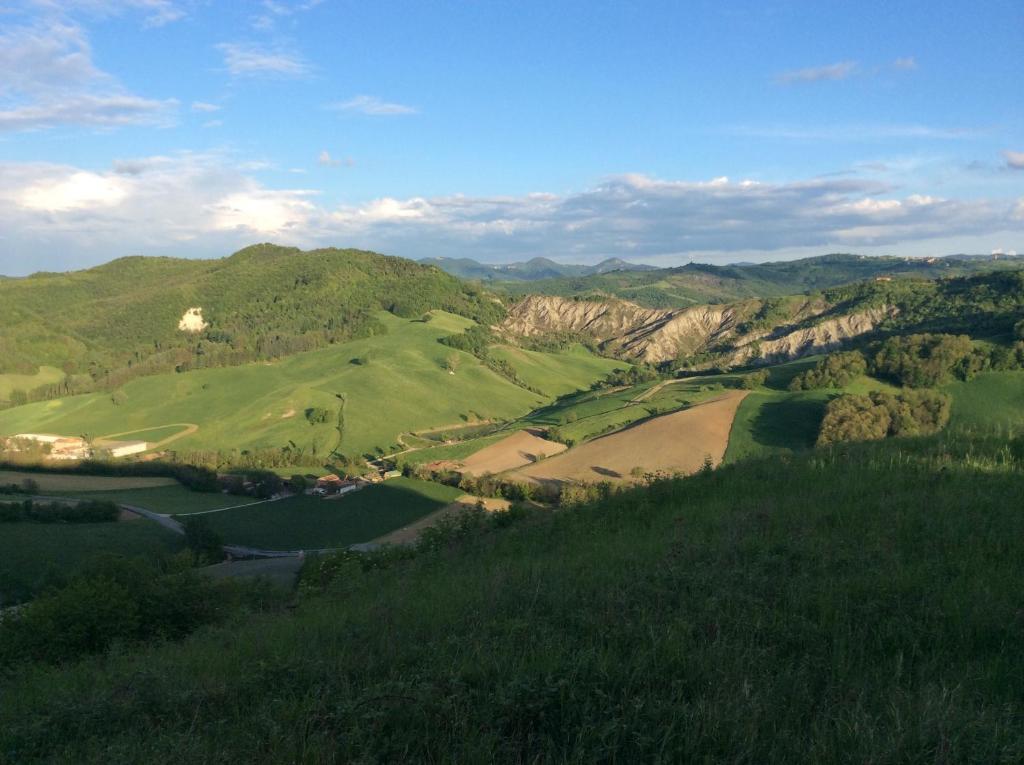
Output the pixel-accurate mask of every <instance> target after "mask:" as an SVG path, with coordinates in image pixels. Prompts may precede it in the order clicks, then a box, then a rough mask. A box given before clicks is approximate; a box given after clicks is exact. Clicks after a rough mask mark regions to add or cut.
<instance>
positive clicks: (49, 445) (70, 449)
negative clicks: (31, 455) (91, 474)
mask: <svg viewBox="0 0 1024 765" xmlns="http://www.w3.org/2000/svg"><path fill="white" fill-rule="evenodd" d="M34 448H35V449H39V448H41V449H42V450H43V451H44V452H45V453H46V457H47V459H51V460H87V459H89V458H90V457H93V456H94V455H95V453H96V451H97V450H102V451H103V452H104V453H105V454H109V455H110V456H111V457H114V458H115V459H116V458H118V457H129V456H131V455H133V454H141V453H142V452H144V451H146V449H148V448H149V444H147V443H146V442H145V441H102V442H100V443H98V444H96V445H95V446H93V445H90V444H89V442H88V441H86V440H85V439H84V438H81V437H79V436H61V435H57V434H55V433H18V434H17V435H14V436H11V437H10V438H8V439H7V449H8V451H12V452H20V451H29V450H31V449H34Z"/></svg>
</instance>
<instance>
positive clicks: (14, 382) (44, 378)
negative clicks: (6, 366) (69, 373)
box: [0, 366, 64, 401]
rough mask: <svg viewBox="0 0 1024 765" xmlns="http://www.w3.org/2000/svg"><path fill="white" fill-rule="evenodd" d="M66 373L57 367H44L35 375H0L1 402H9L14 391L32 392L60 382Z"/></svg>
mask: <svg viewBox="0 0 1024 765" xmlns="http://www.w3.org/2000/svg"><path fill="white" fill-rule="evenodd" d="M62 379H64V372H62V371H61V370H59V369H57V367H47V366H43V367H40V368H39V371H38V372H36V373H35V374H34V375H19V374H15V373H13V372H11V373H7V374H0V401H8V400H9V399H10V396H11V392H12V391H16V390H21V391H30V390H32V389H33V388H38V387H40V386H43V385H50V384H52V383H56V382H60V381H61V380H62Z"/></svg>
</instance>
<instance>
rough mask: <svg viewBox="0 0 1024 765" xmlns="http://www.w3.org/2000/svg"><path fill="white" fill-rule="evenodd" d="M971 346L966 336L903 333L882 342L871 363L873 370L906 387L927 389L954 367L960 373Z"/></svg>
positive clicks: (962, 370) (949, 372)
mask: <svg viewBox="0 0 1024 765" xmlns="http://www.w3.org/2000/svg"><path fill="white" fill-rule="evenodd" d="M973 351H974V345H973V343H971V339H970V338H969V337H967V335H929V334H924V335H905V336H902V337H890V338H889V339H888V340H886V341H885V342H884V343H882V347H881V349H880V350H879V351H878V353H877V354H876V355H875V358H874V360H873V362H872V366H873V369H874V371H875V373H877V374H878V375H880V376H883V377H888V378H890V379H891V380H893V381H894V382H897V383H899V384H900V385H903V386H905V387H908V388H930V387H933V386H935V385H938V384H939V383H941V382H943V381H944V380H946V379H947V378H948V377H949V375H950V374H951V373H952V372H953V371H954V369H957V370H958V371H959V372H960V373H961V374H963V373H964V371H965V370H964V364H965V363H967V362H966V361H965V360H966V359H967V358H968V357H969V356H971V354H972V353H973Z"/></svg>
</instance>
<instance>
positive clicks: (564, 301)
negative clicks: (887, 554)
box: [501, 270, 1024, 369]
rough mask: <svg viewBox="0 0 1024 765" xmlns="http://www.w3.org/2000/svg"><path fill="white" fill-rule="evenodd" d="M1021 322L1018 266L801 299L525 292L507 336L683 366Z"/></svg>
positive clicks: (506, 326)
mask: <svg viewBox="0 0 1024 765" xmlns="http://www.w3.org/2000/svg"><path fill="white" fill-rule="evenodd" d="M1021 316H1024V270H1015V271H1011V270H1005V271H998V272H994V273H987V274H979V275H974V276H967V277H955V278H948V279H947V278H943V279H888V278H884V279H882V280H873V281H866V282H859V283H855V284H852V285H848V286H843V287H834V288H829V289H826V290H821V291H819V292H812V293H809V294H806V295H792V296H788V297H781V298H765V299H750V300H743V301H739V302H735V303H727V304H722V305H700V306H693V307H689V308H676V309H668V308H645V307H643V306H640V305H637V304H635V303H630V302H627V301H623V300H618V299H614V298H606V299H600V300H598V299H581V298H563V297H556V296H544V295H529V296H527V297H525V298H523V299H522V300H520V301H518V302H517V303H515V304H514V305H512V306H511V307H510V308H509V311H508V316H507V317H506V318H505V320H504V322H503V323H502V325H501V327H502V330H503V331H504V332H505V333H506V334H507V335H508V336H510V337H533V338H538V339H541V340H543V339H545V338H561V339H564V338H574V339H576V340H578V341H584V342H588V343H590V344H591V345H594V346H596V347H597V348H598V349H600V351H601V352H602V353H604V354H607V355H613V356H617V357H620V358H624V359H628V360H631V361H645V362H648V363H665V362H672V361H676V362H678V365H679V366H680V368H683V369H704V368H708V367H712V366H720V367H729V366H736V365H745V364H769V363H778V362H781V361H787V360H790V359H794V358H799V357H800V356H805V355H808V354H812V353H820V352H823V351H828V350H832V349H834V348H836V347H839V346H840V345H841V344H843V343H845V342H849V341H851V340H855V339H858V338H862V337H867V336H871V335H877V334H880V333H887V332H889V333H891V332H909V331H925V330H927V331H963V332H971V333H975V334H977V333H982V334H984V333H991V334H999V333H1008V332H1009V331H1010V330H1011V329H1012V327H1013V325H1014V323H1015V322H1016V321H1018V320H1019V319H1020V318H1021Z"/></svg>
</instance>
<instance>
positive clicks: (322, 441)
mask: <svg viewBox="0 0 1024 765" xmlns="http://www.w3.org/2000/svg"><path fill="white" fill-rule="evenodd" d="M380 321H381V322H382V323H383V325H384V326H386V327H387V330H388V332H387V334H383V335H378V336H375V337H370V338H366V339H362V340H355V341H352V342H348V343H342V344H338V345H336V346H332V347H331V348H328V349H325V350H320V351H312V352H309V353H304V354H300V355H297V356H291V357H288V358H286V359H283V360H281V361H278V362H275V363H260V364H249V365H246V366H241V367H233V368H219V369H207V370H197V371H193V372H188V373H184V374H169V375H158V376H154V377H144V378H140V379H137V380H134V381H132V382H130V383H128V384H127V385H125V386H124V388H123V390H124V393H125V396H126V398H125V401H124V403H122V404H120V405H115V404H114V403H113V401H112V400H111V397H110V396H109V395H107V394H90V395H84V396H75V397H72V398H66V399H59V400H55V401H48V402H40V403H35V404H29V405H27V406H23V407H18V408H15V409H9V410H6V411H2V412H0V433H17V432H23V431H29V430H33V431H41V430H45V431H52V432H57V433H74V434H81V433H85V434H88V435H90V436H93V437H98V436H104V435H108V434H112V433H120V432H125V431H131V430H133V429H139V430H142V429H147V430H153V429H164V428H169V426H170V425H172V424H174V423H195V424H196V425H198V426H199V430H198V431H197V432H196V433H194V434H192V435H189V436H187V437H185V438H182V439H180V440H178V441H175V442H174V444H173V448H174V449H223V450H229V449H251V448H257V447H282V446H285V445H286V444H289V443H290V442H294V443H295V444H297V445H298V446H300V447H303V448H306V449H308V450H312V449H316V450H317V453H318V454H322V455H324V456H325V457H326V455H327V454H329V453H330V451H331V450H332V449H334V447H335V445H336V443H337V441H338V432H337V421H336V420H337V414H338V410H339V408H340V406H341V399H339V398H338V397H337V396H338V395H342V396H344V400H345V406H344V438H343V441H342V445H341V450H342V451H343V452H344V453H345V454H349V455H356V454H363V453H366V452H371V451H373V450H375V449H376V448H378V447H379V448H381V449H383V450H385V451H393V450H394V449H393V447H394V446H395V439H396V436H397V435H398V434H399V433H402V432H408V431H417V430H424V429H427V428H432V427H438V426H442V425H453V426H454V425H457V424H461V423H464V422H467V421H470V420H472V419H512V418H515V417H519V416H521V415H523V414H524V413H525V412H528V411H529V410H531V409H533V408H534V407H536V406H538V405H540V404H543V403H544V400H543V399H542V398H541V397H539V396H537V394H534V393H531V392H529V391H527V390H525V389H523V388H520V387H518V386H516V385H514V384H512V383H511V382H509V381H508V380H506V379H505V378H503V377H501V376H499V375H497V374H496V373H494V372H492V371H491V370H489V369H487V368H486V367H484V366H483V365H482V364H481V363H480V362H479V361H478V360H477V359H475V358H474V357H472V356H471V355H469V354H466V353H459V356H460V358H461V361H460V364H459V367H458V371H457V372H456V374H454V375H451V374H448V373H447V372H446V371H444V370H443V369H442V366H441V365H442V362H443V361H444V359H445V358H446V357H448V356H449V355H450V354H452V353H457V352H455V351H453V350H452V349H451V348H448V347H446V346H443V345H441V344H440V343H438V342H437V339H438V338H439V337H443V336H445V335H449V334H453V333H455V332H458V331H460V330H462V329H464V328H465V327H467V326H469V324H470V322H469V321H468V320H467V319H463V318H460V317H457V316H453V315H451V314H445V313H443V312H435V314H434V316H433V319H432V320H431V321H429V322H421V321H409V320H406V319H399V318H397V317H395V316H393V315H391V314H388V313H381V315H380ZM356 358H362V359H367V360H368V363H365V364H354V363H351V362H352V359H356ZM529 358H530V360H531V363H532V364H534V365H535V366H537V365H542V362H544V360H545V358H546V354H532V355H530V357H529ZM551 364H552V365H553V368H557V369H560V370H561V373H564V374H565V375H567V376H568V378H569V379H571V380H572V385H573V386H574V387H575V386H576V385H580V384H583V385H589V383H590V382H592V381H593V380H595V379H597V378H599V377H603V376H604V374H605V373H606V371H607V370H608V369H610V368H611V367H612V366H613V363H612V362H609V361H607V360H605V359H598V358H597V357H595V356H593V355H590V354H587V353H586V352H581V351H579V350H577V351H573V352H572V353H570V354H567V355H565V356H564V358H563V357H557V358H554V359H553V360H551ZM308 407H321V408H324V409H327V410H329V411H330V413H331V415H330V418H329V420H328V422H326V423H322V424H317V425H310V424H309V423H308V422H307V420H306V418H305V417H304V412H305V410H306V408H308ZM170 432H171V431H170V430H168V431H164V430H160V431H159V432H158V435H167V434H169V433H170ZM139 435H141V434H139Z"/></svg>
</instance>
